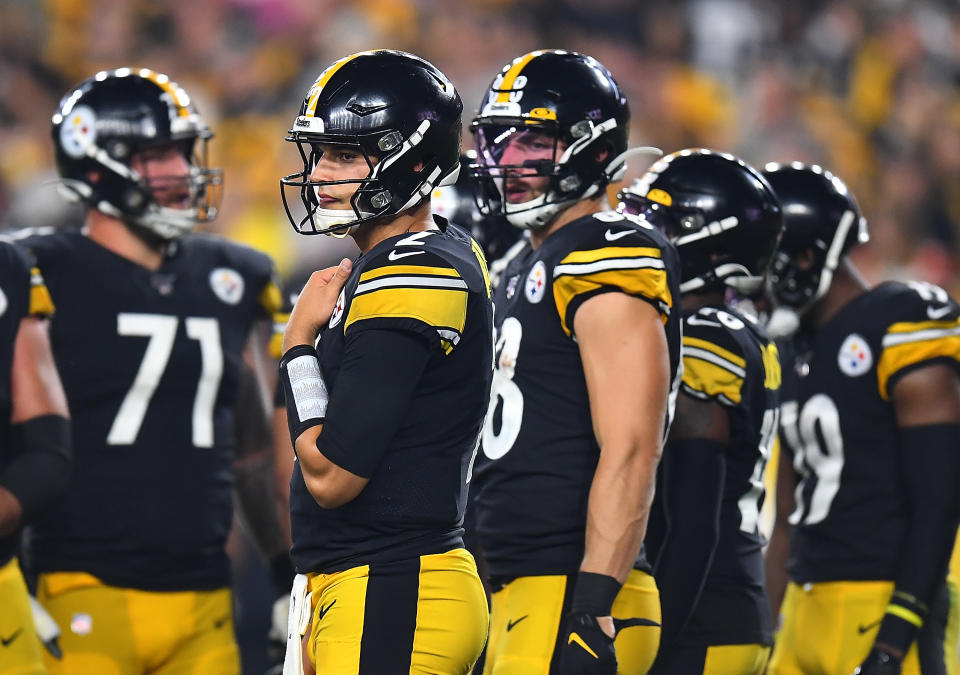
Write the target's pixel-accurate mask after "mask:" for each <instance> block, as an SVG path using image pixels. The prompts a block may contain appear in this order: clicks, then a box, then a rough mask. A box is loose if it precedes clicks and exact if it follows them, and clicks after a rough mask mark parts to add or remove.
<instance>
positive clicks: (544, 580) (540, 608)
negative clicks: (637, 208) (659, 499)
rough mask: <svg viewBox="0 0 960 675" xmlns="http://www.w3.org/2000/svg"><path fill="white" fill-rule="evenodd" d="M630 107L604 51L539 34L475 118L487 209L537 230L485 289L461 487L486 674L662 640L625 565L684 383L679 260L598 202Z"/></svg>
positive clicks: (635, 657) (620, 158) (644, 650)
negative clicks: (489, 382)
mask: <svg viewBox="0 0 960 675" xmlns="http://www.w3.org/2000/svg"><path fill="white" fill-rule="evenodd" d="M629 117H630V115H629V108H628V105H627V100H626V98H625V96H624V94H623V92H622V90H621V89H620V87H619V86H618V85H617V83H616V81H615V80H614V79H613V77H612V76H611V74H610V72H609V71H608V70H607V69H606V68H604V67H603V65H601V64H600V63H599V62H597V61H596V60H595V59H593V58H592V57H589V56H585V55H583V54H578V53H575V52H570V51H562V50H542V51H534V52H530V53H529V54H525V55H523V56H520V57H518V58H516V59H514V60H513V61H511V62H510V63H508V64H507V65H506V66H505V67H504V68H503V69H502V70H501V71H500V73H499V74H498V75H497V76H496V77H495V79H494V80H493V83H492V84H491V85H490V88H489V90H488V91H487V93H486V95H485V96H484V98H483V100H482V102H481V104H480V107H479V111H478V113H477V115H476V117H475V118H474V120H473V124H472V130H473V133H474V134H475V136H476V142H477V154H478V159H477V165H476V168H475V171H476V174H477V177H478V178H479V180H480V181H481V190H482V202H483V204H484V210H485V211H486V212H487V213H490V214H503V215H505V216H506V218H507V219H508V220H509V222H510V223H511V224H513V225H515V226H517V227H519V228H522V229H525V230H528V231H529V233H530V238H529V241H528V242H526V243H525V244H524V246H523V248H522V249H521V250H520V251H519V252H518V253H517V254H516V255H515V257H514V258H513V259H512V260H511V261H510V262H509V264H508V265H507V267H506V269H504V270H503V272H502V275H501V281H500V284H499V285H498V286H497V289H496V293H495V297H494V303H495V305H496V308H497V311H496V324H497V343H496V351H497V360H496V364H497V370H496V372H495V374H494V384H493V389H492V394H491V399H490V407H489V410H488V413H487V419H486V423H485V427H484V432H483V442H482V451H481V453H480V457H479V459H478V461H477V467H476V471H475V477H474V485H473V486H472V488H471V490H472V492H471V499H472V502H473V507H474V508H476V521H477V527H478V532H479V535H480V540H481V547H482V549H483V551H484V555H485V557H486V559H487V563H488V565H489V570H490V576H491V582H492V586H493V588H494V589H495V592H494V594H493V613H492V617H491V633H490V641H489V645H488V648H487V660H486V664H485V668H484V672H485V673H493V674H495V675H507V674H512V673H518V674H519V673H523V674H524V675H529V674H531V673H548V672H553V673H610V674H611V675H612V673H614V672H615V671H616V670H617V663H618V660H619V664H620V670H619V671H618V672H621V673H644V672H646V671H647V669H648V668H649V666H650V664H651V663H652V661H653V658H654V655H655V654H656V650H657V640H658V637H659V630H658V628H657V627H656V624H657V622H658V621H659V619H660V606H659V602H658V598H657V591H656V585H655V584H654V581H653V577H652V576H651V575H650V574H649V573H648V572H647V571H642V570H635V569H634V564H635V562H636V560H637V555H638V551H639V549H640V545H641V542H642V540H643V534H644V529H645V527H646V520H647V514H648V509H649V506H650V500H651V499H652V497H653V481H654V474H655V470H656V466H657V462H658V460H659V457H660V451H661V444H662V441H663V438H664V435H665V433H666V430H667V428H668V426H669V415H670V411H671V410H672V401H673V399H674V397H675V395H676V391H677V387H678V386H679V377H678V374H679V361H680V316H679V312H678V311H676V304H675V303H676V299H677V298H678V297H679V282H680V270H679V262H678V260H677V256H676V251H675V250H674V248H673V246H672V245H671V244H670V243H669V242H668V241H667V239H666V237H665V236H664V235H663V234H661V233H660V232H658V231H656V230H655V229H654V228H653V227H651V226H650V225H649V224H647V223H645V222H644V221H642V220H639V219H636V218H634V217H632V216H629V215H625V214H618V213H615V212H612V211H609V210H605V206H606V204H607V202H606V193H605V187H606V186H607V185H608V184H609V183H610V182H613V181H618V180H620V178H621V177H622V175H623V173H624V171H625V163H624V158H625V156H626V154H627V153H628V150H627V132H628V128H629ZM618 621H621V622H626V623H618ZM618 628H625V630H623V632H621V633H620V636H619V638H617V639H616V647H614V638H615V635H616V632H617V629H618Z"/></svg>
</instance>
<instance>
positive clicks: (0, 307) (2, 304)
mask: <svg viewBox="0 0 960 675" xmlns="http://www.w3.org/2000/svg"><path fill="white" fill-rule="evenodd" d="M8 304H9V303H8V302H7V296H6V295H4V293H3V289H2V288H0V316H3V315H4V314H5V313H6V311H7V305H8Z"/></svg>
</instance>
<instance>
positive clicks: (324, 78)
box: [304, 49, 377, 115]
mask: <svg viewBox="0 0 960 675" xmlns="http://www.w3.org/2000/svg"><path fill="white" fill-rule="evenodd" d="M376 51H377V50H376V49H368V50H367V51H363V52H357V53H356V54H351V55H350V56H344V57H343V58H342V59H340V60H338V61H334V62H333V63H331V64H330V65H329V66H328V67H327V69H326V70H324V71H323V72H322V73H320V77H318V78H317V81H316V82H314V83H313V86H312V87H310V91H309V92H307V110H306V112H305V113H304V115H313V114H314V113H315V112H317V101H319V100H320V94H321V93H322V92H323V88H324V87H325V86H327V82H329V81H330V78H331V77H333V76H334V75H335V74H336V72H337V71H338V70H340V69H341V68H343V67H344V66H345V65H347V64H348V63H350V62H351V61H353V60H354V59H355V58H357V57H358V56H364V55H366V54H373V53H374V52H376Z"/></svg>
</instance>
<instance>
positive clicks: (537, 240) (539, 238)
mask: <svg viewBox="0 0 960 675" xmlns="http://www.w3.org/2000/svg"><path fill="white" fill-rule="evenodd" d="M604 199H605V195H604V194H603V193H601V194H600V195H599V196H598V197H596V198H594V199H582V200H580V201H579V202H576V203H575V204H573V205H572V206H568V207H567V208H565V209H564V210H563V211H561V212H560V213H558V214H557V215H556V216H554V217H553V220H551V221H550V222H549V223H547V225H545V226H544V227H542V228H540V229H539V230H530V246H531V247H532V248H533V250H537V249H538V248H540V245H541V244H543V242H544V241H546V240H547V237H549V236H550V235H551V234H553V233H554V232H556V231H557V230H559V229H560V228H562V227H563V226H564V225H567V224H569V223H572V222H573V221H575V220H577V219H578V218H583V217H584V216H589V215H590V214H592V213H599V212H600V211H603V200H604Z"/></svg>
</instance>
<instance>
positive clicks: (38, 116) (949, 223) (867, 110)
mask: <svg viewBox="0 0 960 675" xmlns="http://www.w3.org/2000/svg"><path fill="white" fill-rule="evenodd" d="M0 14H2V17H0V228H19V227H26V226H43V225H69V224H77V222H78V221H79V219H80V218H81V217H82V216H81V215H80V210H79V209H78V208H76V207H71V206H70V205H68V204H65V203H64V202H63V201H62V200H60V199H59V198H58V197H57V196H56V192H55V191H54V190H53V189H52V182H53V181H54V180H55V178H56V171H55V169H54V167H53V151H52V144H51V142H50V117H51V115H52V114H53V112H54V111H55V110H56V107H57V103H58V101H59V98H60V96H61V95H62V94H63V93H64V92H66V91H67V89H68V88H69V87H71V86H72V85H73V84H75V83H76V82H78V81H80V80H82V79H83V78H85V77H88V76H89V75H91V74H92V73H94V72H96V71H97V70H99V69H102V68H114V67H119V66H123V65H127V66H137V67H140V66H145V67H149V68H152V69H154V70H158V71H161V72H164V73H167V74H168V75H169V76H170V77H171V78H172V79H174V80H176V81H178V82H179V83H180V84H181V85H183V86H184V88H185V89H186V90H187V91H188V92H189V93H190V94H191V95H192V96H193V98H194V99H195V101H196V103H197V106H198V108H199V109H200V112H201V113H202V114H203V115H204V116H205V117H206V118H207V121H208V122H209V123H210V125H211V126H212V127H213V129H214V131H215V132H216V138H215V140H214V143H213V144H212V147H211V150H212V164H213V165H214V166H221V167H223V168H224V171H225V176H226V178H225V196H224V203H223V209H222V212H221V215H220V216H219V217H218V219H217V220H216V221H215V222H214V223H212V226H211V229H213V230H215V231H217V232H220V233H222V234H224V235H226V236H228V237H231V238H234V239H237V240H240V241H243V242H246V243H249V244H251V245H253V246H255V247H257V248H259V249H261V250H264V251H266V252H268V253H270V254H271V255H273V256H274V258H275V260H276V261H277V264H278V267H279V270H280V272H281V275H284V274H289V273H291V272H292V271H293V270H294V269H297V268H302V267H304V266H308V267H317V266H321V265H324V264H326V263H327V261H329V260H330V259H331V258H336V257H338V256H339V255H340V252H341V251H343V248H342V247H343V246H344V245H345V244H339V245H338V244H336V243H335V242H333V241H332V240H330V239H328V238H325V237H320V238H310V239H311V240H307V238H304V237H300V236H298V235H297V234H296V233H295V232H293V230H292V228H291V227H290V226H289V224H288V223H287V220H286V217H285V216H284V213H283V209H282V205H281V202H280V194H279V185H278V182H279V178H280V177H281V176H282V175H284V174H286V173H291V172H294V171H298V170H299V169H300V166H301V165H300V159H299V156H298V155H297V153H296V149H295V147H294V146H293V145H292V144H288V143H284V142H283V138H284V135H285V133H286V130H287V129H288V128H289V125H290V123H291V122H292V120H293V118H294V116H295V115H296V113H297V111H298V109H299V106H300V102H301V100H302V97H303V95H304V92H305V91H306V90H307V88H308V87H309V86H310V85H311V84H312V83H313V81H314V79H315V78H316V77H317V75H318V74H319V73H320V72H321V71H322V70H323V69H324V68H325V67H326V66H327V65H328V64H329V63H330V62H331V61H333V60H334V59H336V58H339V57H341V56H344V55H346V54H349V53H352V52H355V51H360V50H363V49H370V48H377V47H385V48H396V49H403V50H407V51H411V52H413V53H415V54H418V55H420V56H423V57H425V58H427V59H428V60H430V61H432V62H433V63H434V64H436V65H437V66H438V67H439V68H440V69H441V70H443V71H444V72H445V73H446V74H447V75H448V76H449V77H450V78H451V79H452V80H453V81H454V83H455V84H456V86H457V88H458V89H459V90H460V93H461V95H462V97H463V100H464V108H465V109H464V146H465V147H467V148H468V147H471V146H472V143H473V139H472V137H471V136H470V134H469V133H468V132H467V129H468V127H469V122H470V119H471V117H472V115H473V112H474V111H475V110H476V107H477V104H478V103H479V100H480V96H481V95H482V93H483V91H484V89H485V88H486V87H487V85H488V84H489V82H490V80H491V79H492V77H493V75H494V74H495V73H496V72H497V71H498V70H499V69H500V67H501V66H502V65H503V64H504V63H506V62H507V61H509V60H511V59H513V58H514V57H516V56H518V55H520V54H522V53H525V52H527V51H530V50H532V49H536V48H541V47H558V48H567V49H573V50H577V51H582V52H585V53H588V54H590V55H592V56H595V57H597V58H598V59H599V60H600V61H601V62H602V63H603V64H605V65H606V66H607V67H608V68H609V69H610V70H611V71H612V72H613V74H614V76H615V77H616V78H617V79H618V80H619V82H620V84H621V85H622V86H623V87H624V89H625V90H626V91H627V93H628V95H629V97H630V103H631V107H632V113H633V118H632V127H633V128H632V131H631V140H632V144H634V145H647V144H649V145H656V146H658V147H660V148H663V149H664V151H666V152H670V151H673V150H677V149H680V148H683V147H692V146H702V147H709V148H713V149H716V150H724V151H729V152H733V153H735V154H737V155H740V156H741V157H743V158H744V159H746V160H747V161H749V162H751V163H753V164H755V165H757V166H759V167H762V165H763V164H764V163H766V162H769V161H781V162H782V161H792V160H801V161H805V162H815V163H820V164H823V165H824V166H825V167H827V168H830V169H831V170H833V171H834V172H835V173H837V174H838V175H839V176H841V177H842V178H843V179H844V180H845V181H846V182H847V183H848V184H849V185H850V186H851V187H852V188H853V190H854V192H855V194H856V195H857V196H858V198H859V200H860V202H861V206H862V207H863V211H864V213H865V214H866V216H867V218H868V220H869V223H870V231H871V236H872V241H871V243H870V244H869V245H868V246H866V247H863V248H862V249H861V250H859V251H858V252H857V253H856V255H855V257H856V259H857V262H858V264H859V266H860V267H861V270H862V271H863V272H864V273H865V275H866V276H867V278H868V279H869V280H871V281H878V280H880V279H885V278H900V279H903V278H921V279H926V280H929V281H933V282H935V283H938V284H941V285H943V286H945V287H947V288H949V289H951V290H952V292H953V293H954V294H957V293H960V5H958V4H957V3H956V0H847V1H842V0H836V1H823V0H820V1H817V0H808V1H805V2H769V1H761V0H670V1H668V2H665V1H663V0H200V1H198V0H125V1H123V2H118V1H117V0H0ZM644 168H645V166H640V165H638V166H637V167H633V169H632V173H633V174H634V175H638V174H639V173H640V172H642V170H643V169H644ZM337 246H340V248H339V249H338V248H336V247H337Z"/></svg>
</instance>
